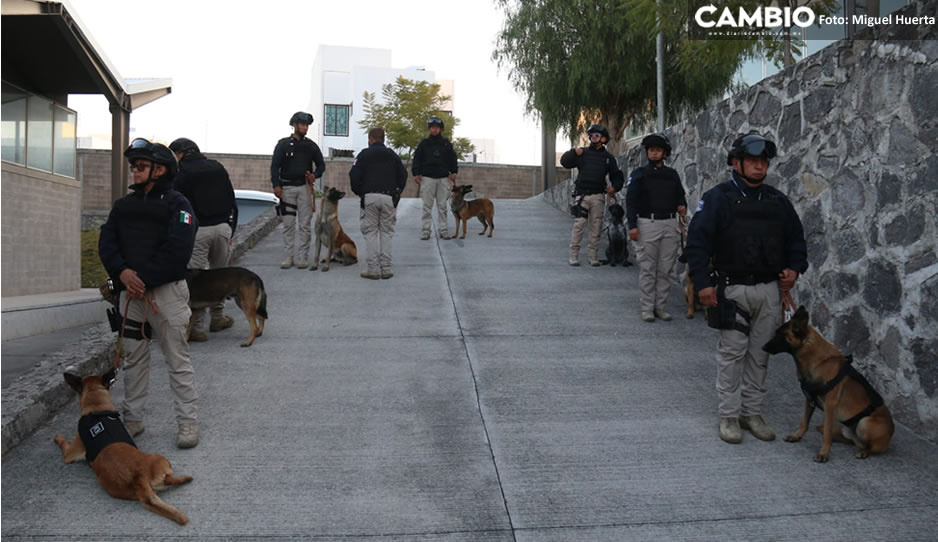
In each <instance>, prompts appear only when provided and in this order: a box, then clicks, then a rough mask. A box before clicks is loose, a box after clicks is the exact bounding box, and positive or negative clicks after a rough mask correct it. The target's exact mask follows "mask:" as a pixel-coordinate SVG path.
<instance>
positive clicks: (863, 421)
mask: <svg viewBox="0 0 938 542" xmlns="http://www.w3.org/2000/svg"><path fill="white" fill-rule="evenodd" d="M762 349H763V350H765V351H766V352H769V353H771V354H778V353H781V352H788V353H789V354H791V355H792V357H794V358H795V366H796V367H797V369H798V381H799V382H800V383H801V389H802V391H803V392H804V394H805V403H804V415H803V416H802V418H801V425H800V426H799V427H798V430H797V431H795V432H794V433H792V434H791V435H788V436H787V437H785V441H786V442H798V441H799V440H801V437H802V436H804V434H805V431H807V429H808V424H809V423H810V422H811V415H812V414H814V408H815V407H818V408H820V409H822V410H823V411H824V425H823V426H821V427H818V430H819V431H821V432H822V433H823V435H824V436H823V443H822V444H821V449H820V451H819V452H818V453H817V455H816V456H814V460H815V461H817V462H819V463H824V462H826V461H827V459H828V457H829V456H830V451H831V443H832V442H833V441H834V440H836V441H838V442H844V443H848V444H849V443H853V444H854V445H856V448H857V451H856V457H857V458H858V459H862V458H866V457H868V456H869V455H870V454H871V453H872V454H881V453H883V452H885V451H886V449H887V448H888V447H889V440H890V439H891V438H892V435H893V433H894V432H895V426H894V425H893V422H892V415H891V414H890V413H889V408H887V407H886V405H885V404H884V403H883V399H882V397H880V395H879V394H878V393H877V392H876V390H874V389H873V387H872V386H871V385H870V383H869V382H867V381H866V379H865V378H864V377H863V375H861V374H860V373H859V372H857V371H856V369H854V368H853V366H851V364H850V363H851V361H852V359H851V358H850V357H845V356H844V355H843V354H841V353H840V350H838V349H837V347H835V346H834V345H832V344H831V343H829V342H827V341H826V340H824V337H822V336H821V334H820V333H818V332H817V331H816V330H815V329H814V328H813V327H811V326H810V325H808V311H807V310H805V308H804V306H801V307H798V310H797V311H795V315H794V316H793V317H792V319H791V320H789V321H788V322H786V323H785V324H783V325H782V326H781V327H779V328H778V330H777V331H776V332H775V337H773V338H772V340H771V341H769V342H768V343H766V344H765V346H763V347H762Z"/></svg>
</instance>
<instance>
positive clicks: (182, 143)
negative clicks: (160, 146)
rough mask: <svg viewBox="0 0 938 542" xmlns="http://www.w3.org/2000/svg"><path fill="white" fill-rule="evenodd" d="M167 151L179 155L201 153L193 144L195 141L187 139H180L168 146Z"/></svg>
mask: <svg viewBox="0 0 938 542" xmlns="http://www.w3.org/2000/svg"><path fill="white" fill-rule="evenodd" d="M169 150H171V151H173V152H175V153H179V154H182V155H186V154H190V153H195V154H201V153H202V151H200V150H199V146H198V145H196V144H195V141H192V140H191V139H189V138H185V137H180V138H178V139H176V140H175V141H173V142H172V143H170V144H169Z"/></svg>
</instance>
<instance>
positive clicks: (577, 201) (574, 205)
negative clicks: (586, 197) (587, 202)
mask: <svg viewBox="0 0 938 542" xmlns="http://www.w3.org/2000/svg"><path fill="white" fill-rule="evenodd" d="M570 214H571V215H572V216H573V218H588V217H589V215H590V212H589V211H588V210H587V209H586V207H583V196H581V195H578V194H576V193H574V194H573V195H572V196H571V201H570Z"/></svg>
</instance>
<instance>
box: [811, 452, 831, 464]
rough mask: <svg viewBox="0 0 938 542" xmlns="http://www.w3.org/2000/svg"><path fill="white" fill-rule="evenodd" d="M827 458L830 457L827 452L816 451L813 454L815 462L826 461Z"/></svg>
mask: <svg viewBox="0 0 938 542" xmlns="http://www.w3.org/2000/svg"><path fill="white" fill-rule="evenodd" d="M828 459H830V455H828V454H822V453H818V454H817V455H816V456H814V462H815V463H827V460H828Z"/></svg>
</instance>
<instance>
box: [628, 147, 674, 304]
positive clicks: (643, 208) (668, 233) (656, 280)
mask: <svg viewBox="0 0 938 542" xmlns="http://www.w3.org/2000/svg"><path fill="white" fill-rule="evenodd" d="M642 146H643V147H645V156H646V158H648V163H647V164H646V165H644V166H642V167H640V168H638V169H636V170H635V171H633V172H632V174H631V175H629V183H628V188H627V189H626V191H625V205H626V213H625V215H626V217H627V218H628V222H629V238H630V239H631V240H632V241H636V242H638V243H639V249H638V250H637V254H638V268H639V273H638V284H639V299H640V300H641V316H642V320H644V321H646V322H654V321H655V318H659V319H661V320H665V321H669V320H671V315H670V314H668V312H667V311H666V310H665V305H666V303H667V300H668V293H669V292H670V289H671V268H672V267H674V262H675V260H677V256H678V251H679V250H680V248H681V231H680V224H679V223H678V216H681V217H683V216H684V215H685V214H687V200H686V199H685V197H684V185H682V184H681V177H680V176H679V175H678V174H677V171H675V170H674V169H672V168H669V167H668V166H666V165H664V160H665V158H667V157H668V156H669V155H670V154H671V142H670V141H669V140H668V138H667V136H665V135H662V134H651V135H648V136H646V137H645V138H644V139H642Z"/></svg>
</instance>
